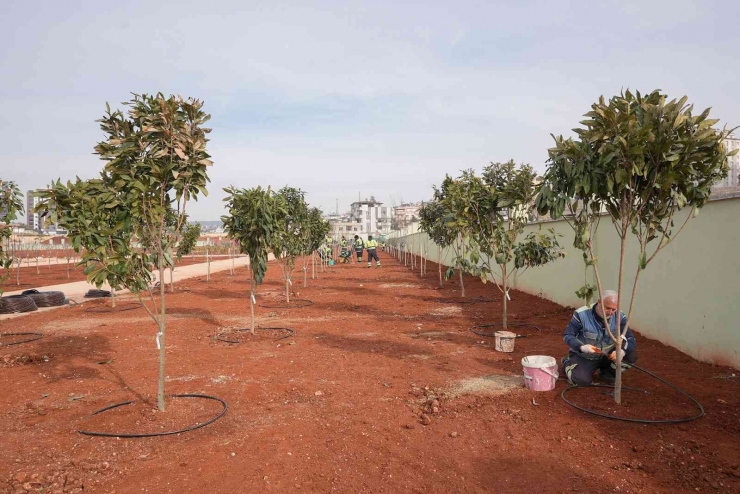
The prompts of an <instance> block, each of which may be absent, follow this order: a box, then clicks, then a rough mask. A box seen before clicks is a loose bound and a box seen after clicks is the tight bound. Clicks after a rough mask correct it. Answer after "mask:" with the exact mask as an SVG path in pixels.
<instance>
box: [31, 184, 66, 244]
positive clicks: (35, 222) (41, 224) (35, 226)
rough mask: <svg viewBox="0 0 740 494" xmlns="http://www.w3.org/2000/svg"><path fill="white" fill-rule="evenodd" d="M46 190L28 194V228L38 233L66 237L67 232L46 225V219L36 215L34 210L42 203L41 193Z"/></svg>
mask: <svg viewBox="0 0 740 494" xmlns="http://www.w3.org/2000/svg"><path fill="white" fill-rule="evenodd" d="M44 190H45V189H36V190H29V191H27V192H26V228H27V229H29V230H33V231H34V232H37V233H48V234H52V235H66V234H67V231H66V230H64V229H63V228H58V227H57V226H56V225H46V224H45V218H43V217H41V214H40V213H34V212H33V210H34V209H35V208H36V206H38V205H39V204H40V203H41V198H40V197H39V196H38V193H39V192H43V191H44Z"/></svg>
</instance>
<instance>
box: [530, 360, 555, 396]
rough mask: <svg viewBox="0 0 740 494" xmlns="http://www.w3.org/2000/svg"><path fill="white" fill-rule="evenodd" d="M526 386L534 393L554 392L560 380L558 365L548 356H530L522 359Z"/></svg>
mask: <svg viewBox="0 0 740 494" xmlns="http://www.w3.org/2000/svg"><path fill="white" fill-rule="evenodd" d="M522 368H523V371H524V385H525V386H526V387H527V389H531V390H532V391H552V390H553V389H555V382H557V380H558V364H557V362H556V361H555V359H554V358H553V357H548V356H547V355H529V356H527V357H524V358H523V359H522Z"/></svg>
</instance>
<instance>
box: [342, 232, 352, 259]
mask: <svg viewBox="0 0 740 494" xmlns="http://www.w3.org/2000/svg"><path fill="white" fill-rule="evenodd" d="M340 245H341V246H342V250H341V251H340V252H339V262H341V263H345V264H346V263H348V262H350V261H351V260H352V252H351V251H350V250H349V246H348V245H347V239H346V238H344V237H342V240H341V242H340Z"/></svg>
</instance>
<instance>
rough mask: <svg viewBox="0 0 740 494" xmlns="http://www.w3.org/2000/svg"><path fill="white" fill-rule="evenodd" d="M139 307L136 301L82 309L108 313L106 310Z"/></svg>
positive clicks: (125, 309) (119, 310) (123, 310)
mask: <svg viewBox="0 0 740 494" xmlns="http://www.w3.org/2000/svg"><path fill="white" fill-rule="evenodd" d="M141 308H142V305H141V304H137V303H136V302H130V303H128V304H124V305H117V306H116V307H108V306H97V307H85V308H84V309H82V310H83V311H85V312H90V313H92V314H102V313H108V312H125V311H127V310H134V309H141Z"/></svg>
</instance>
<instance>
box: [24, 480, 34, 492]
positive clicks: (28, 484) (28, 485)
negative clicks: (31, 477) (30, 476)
mask: <svg viewBox="0 0 740 494" xmlns="http://www.w3.org/2000/svg"><path fill="white" fill-rule="evenodd" d="M23 488H24V489H26V490H27V491H30V490H33V486H32V485H31V483H30V482H26V483H24V484H23Z"/></svg>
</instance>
